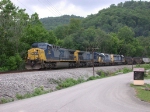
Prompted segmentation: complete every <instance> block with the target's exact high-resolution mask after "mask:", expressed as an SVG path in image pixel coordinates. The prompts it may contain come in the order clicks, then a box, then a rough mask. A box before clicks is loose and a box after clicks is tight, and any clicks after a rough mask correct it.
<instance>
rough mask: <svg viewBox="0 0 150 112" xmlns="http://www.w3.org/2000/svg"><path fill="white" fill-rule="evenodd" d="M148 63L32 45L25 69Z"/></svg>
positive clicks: (42, 44)
mask: <svg viewBox="0 0 150 112" xmlns="http://www.w3.org/2000/svg"><path fill="white" fill-rule="evenodd" d="M143 62H145V63H149V62H150V59H149V58H140V57H134V58H132V57H124V56H123V55H117V54H107V53H100V52H90V51H80V50H72V49H65V48H61V47H59V46H56V45H52V44H48V43H43V42H40V43H33V44H32V48H31V49H29V50H28V54H27V59H26V62H25V68H26V69H28V70H32V69H52V68H72V67H88V66H93V65H94V66H105V65H123V64H133V63H134V64H135V63H136V64H140V63H143Z"/></svg>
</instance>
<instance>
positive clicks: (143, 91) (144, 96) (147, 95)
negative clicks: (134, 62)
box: [131, 84, 150, 103]
mask: <svg viewBox="0 0 150 112" xmlns="http://www.w3.org/2000/svg"><path fill="white" fill-rule="evenodd" d="M131 87H133V88H134V89H135V91H136V96H137V97H138V98H139V99H140V100H142V101H146V102H149V103H150V84H144V85H143V86H136V85H133V84H131Z"/></svg>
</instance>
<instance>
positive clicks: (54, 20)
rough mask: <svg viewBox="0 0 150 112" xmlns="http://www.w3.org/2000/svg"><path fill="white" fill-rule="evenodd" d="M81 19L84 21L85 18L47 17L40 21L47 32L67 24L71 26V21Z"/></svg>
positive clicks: (73, 16)
mask: <svg viewBox="0 0 150 112" xmlns="http://www.w3.org/2000/svg"><path fill="white" fill-rule="evenodd" d="M72 18H74V19H80V20H82V19H83V17H79V16H75V15H71V16H69V15H63V16H60V17H47V18H42V19H40V21H41V22H42V24H43V25H44V27H45V28H46V29H47V30H53V29H55V28H57V27H58V26H63V25H66V24H69V22H70V19H72Z"/></svg>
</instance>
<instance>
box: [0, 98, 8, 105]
mask: <svg viewBox="0 0 150 112" xmlns="http://www.w3.org/2000/svg"><path fill="white" fill-rule="evenodd" d="M7 102H8V100H7V99H4V98H2V99H1V100H0V104H3V103H7Z"/></svg>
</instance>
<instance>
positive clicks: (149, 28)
mask: <svg viewBox="0 0 150 112" xmlns="http://www.w3.org/2000/svg"><path fill="white" fill-rule="evenodd" d="M83 26H84V27H85V28H88V27H90V26H94V27H95V28H101V29H102V30H104V31H105V32H107V33H110V32H117V31H118V30H119V29H120V28H122V27H123V26H128V27H130V28H132V30H133V31H134V33H135V36H136V37H138V36H145V37H146V36H150V2H147V1H146V2H145V1H138V2H136V1H133V0H132V1H126V2H125V3H119V4H118V5H114V4H112V5H111V6H110V7H109V8H107V9H103V10H101V11H99V13H98V14H95V15H91V16H88V17H87V18H85V19H84V20H83Z"/></svg>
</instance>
